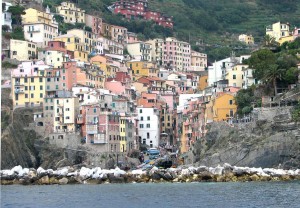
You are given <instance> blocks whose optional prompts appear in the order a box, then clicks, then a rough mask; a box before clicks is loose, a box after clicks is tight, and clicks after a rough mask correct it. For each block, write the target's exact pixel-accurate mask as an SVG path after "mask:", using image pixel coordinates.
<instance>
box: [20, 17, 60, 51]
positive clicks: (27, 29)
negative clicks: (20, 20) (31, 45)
mask: <svg viewBox="0 0 300 208" xmlns="http://www.w3.org/2000/svg"><path fill="white" fill-rule="evenodd" d="M23 27H24V37H25V40H28V41H31V42H35V43H37V45H38V46H39V47H47V46H48V42H49V41H51V40H52V39H53V38H54V37H57V36H58V25H57V24H53V25H48V24H45V23H39V22H37V23H24V24H23Z"/></svg>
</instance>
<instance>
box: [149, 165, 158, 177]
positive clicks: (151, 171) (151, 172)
mask: <svg viewBox="0 0 300 208" xmlns="http://www.w3.org/2000/svg"><path fill="white" fill-rule="evenodd" d="M157 170H158V168H157V167H156V166H153V168H152V169H151V170H150V171H149V174H150V175H153V173H154V172H155V171H157Z"/></svg>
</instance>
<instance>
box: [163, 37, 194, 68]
mask: <svg viewBox="0 0 300 208" xmlns="http://www.w3.org/2000/svg"><path fill="white" fill-rule="evenodd" d="M163 52H164V55H163V57H162V58H163V60H162V63H163V65H169V66H171V67H172V68H173V69H175V70H177V71H187V70H188V69H189V67H190V65H191V45H190V44H189V43H186V42H182V41H178V40H177V39H176V38H172V37H169V38H167V39H166V40H165V41H164V44H163Z"/></svg>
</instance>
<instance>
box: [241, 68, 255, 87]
mask: <svg viewBox="0 0 300 208" xmlns="http://www.w3.org/2000/svg"><path fill="white" fill-rule="evenodd" d="M253 84H258V80H257V79H255V78H254V77H253V69H250V68H248V67H247V68H244V69H243V86H242V87H243V89H248V88H249V87H251V86H252V85H253Z"/></svg>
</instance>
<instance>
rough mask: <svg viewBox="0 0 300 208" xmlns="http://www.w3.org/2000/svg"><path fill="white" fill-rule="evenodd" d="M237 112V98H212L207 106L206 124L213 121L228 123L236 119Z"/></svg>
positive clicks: (223, 95) (225, 95)
mask: <svg viewBox="0 0 300 208" xmlns="http://www.w3.org/2000/svg"><path fill="white" fill-rule="evenodd" d="M236 111H237V105H236V104H235V98H234V96H233V95H231V94H225V93H224V94H220V95H219V96H218V97H214V98H212V99H211V100H210V101H209V103H208V104H207V105H206V111H205V120H206V123H210V122H212V121H228V120H230V119H231V118H233V117H234V115H235V113H236Z"/></svg>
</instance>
